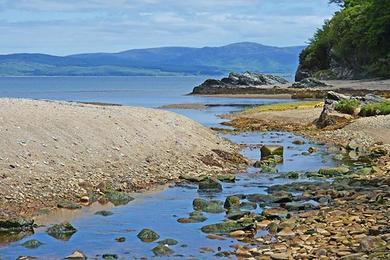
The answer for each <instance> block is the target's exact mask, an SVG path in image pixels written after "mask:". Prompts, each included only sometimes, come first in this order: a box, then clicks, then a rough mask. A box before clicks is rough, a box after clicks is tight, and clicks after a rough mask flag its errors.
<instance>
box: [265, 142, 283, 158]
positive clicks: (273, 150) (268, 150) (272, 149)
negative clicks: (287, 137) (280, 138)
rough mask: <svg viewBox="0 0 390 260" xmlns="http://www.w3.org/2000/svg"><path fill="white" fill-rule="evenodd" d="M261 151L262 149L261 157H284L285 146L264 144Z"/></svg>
mask: <svg viewBox="0 0 390 260" xmlns="http://www.w3.org/2000/svg"><path fill="white" fill-rule="evenodd" d="M260 151H261V159H267V157H269V156H273V155H278V156H282V157H283V146H281V145H263V147H261V149H260Z"/></svg>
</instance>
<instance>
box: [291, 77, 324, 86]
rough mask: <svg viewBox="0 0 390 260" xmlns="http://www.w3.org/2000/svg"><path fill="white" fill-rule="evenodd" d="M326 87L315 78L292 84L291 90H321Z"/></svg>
mask: <svg viewBox="0 0 390 260" xmlns="http://www.w3.org/2000/svg"><path fill="white" fill-rule="evenodd" d="M322 87H328V85H327V84H326V83H324V82H322V81H319V80H318V79H315V78H305V79H302V80H301V81H299V82H295V83H294V84H292V86H291V88H322Z"/></svg>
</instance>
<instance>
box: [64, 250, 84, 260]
mask: <svg viewBox="0 0 390 260" xmlns="http://www.w3.org/2000/svg"><path fill="white" fill-rule="evenodd" d="M65 259H72V260H84V259H87V256H86V255H85V254H84V253H83V252H81V251H79V250H76V251H74V252H73V253H72V254H71V255H68V256H67V257H65Z"/></svg>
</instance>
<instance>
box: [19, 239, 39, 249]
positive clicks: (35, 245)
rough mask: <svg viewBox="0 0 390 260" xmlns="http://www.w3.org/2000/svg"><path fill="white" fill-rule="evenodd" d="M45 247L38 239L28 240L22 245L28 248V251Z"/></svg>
mask: <svg viewBox="0 0 390 260" xmlns="http://www.w3.org/2000/svg"><path fill="white" fill-rule="evenodd" d="M41 245H43V243H42V242H40V241H39V240H36V239H32V240H28V241H26V242H24V243H23V244H22V246H23V247H25V248H28V249H35V248H38V247H40V246H41Z"/></svg>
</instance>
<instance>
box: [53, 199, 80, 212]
mask: <svg viewBox="0 0 390 260" xmlns="http://www.w3.org/2000/svg"><path fill="white" fill-rule="evenodd" d="M57 207H58V208H60V209H72V210H74V209H81V206H80V205H79V204H77V203H75V202H72V201H69V200H64V201H60V202H58V204H57Z"/></svg>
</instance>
